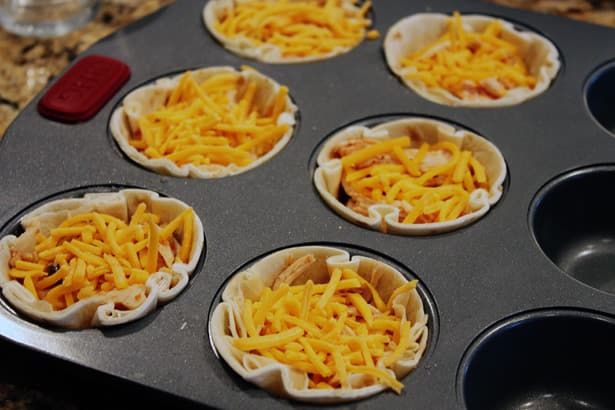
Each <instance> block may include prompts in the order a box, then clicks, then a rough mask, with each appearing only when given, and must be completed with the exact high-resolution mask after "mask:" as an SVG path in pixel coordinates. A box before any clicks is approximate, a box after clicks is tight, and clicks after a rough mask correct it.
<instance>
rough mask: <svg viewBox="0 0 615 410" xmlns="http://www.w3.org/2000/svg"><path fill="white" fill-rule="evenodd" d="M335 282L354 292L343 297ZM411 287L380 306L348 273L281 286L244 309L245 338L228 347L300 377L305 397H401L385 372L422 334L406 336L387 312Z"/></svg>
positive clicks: (406, 325)
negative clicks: (330, 392) (379, 387)
mask: <svg viewBox="0 0 615 410" xmlns="http://www.w3.org/2000/svg"><path fill="white" fill-rule="evenodd" d="M341 278H348V279H344V280H353V281H356V282H357V284H358V285H359V286H355V287H344V288H343V289H342V288H341V286H340V284H341V283H342V282H343V280H342V279H341ZM317 287H320V290H319V291H316V288H317ZM415 287H416V281H412V282H407V283H406V284H404V285H402V286H400V287H398V288H397V289H394V290H393V291H392V293H391V295H389V301H388V303H387V304H385V303H384V302H383V298H382V297H381V295H380V294H379V293H378V291H377V290H376V288H374V286H372V285H371V284H370V283H369V282H368V281H367V280H366V279H364V278H363V277H362V276H360V275H359V274H358V273H357V272H356V271H354V270H352V269H348V268H345V269H339V268H335V269H333V270H332V271H331V273H330V277H329V280H328V282H326V283H323V284H318V285H315V284H314V283H313V282H312V281H311V280H308V281H307V282H306V283H305V284H303V285H293V286H289V285H288V284H287V283H283V284H282V285H281V286H280V287H279V288H278V289H276V290H272V289H271V288H269V287H266V288H265V289H264V290H263V291H262V292H261V295H260V296H259V297H258V298H257V299H255V300H246V301H245V302H244V304H243V308H242V310H241V318H242V321H243V323H244V325H245V329H246V331H247V334H244V335H242V336H241V337H236V338H234V339H233V340H232V343H233V345H234V346H235V347H236V348H237V349H240V350H242V351H245V352H250V353H253V354H257V355H261V356H265V357H269V358H272V359H274V360H277V361H279V362H281V363H284V364H286V365H288V366H291V367H293V368H295V369H297V370H300V371H304V372H306V373H307V376H308V385H309V388H310V389H351V388H355V387H362V386H365V385H368V384H370V383H371V384H375V383H381V384H383V385H385V386H387V387H389V388H391V389H393V390H394V391H395V392H397V393H400V392H401V390H402V389H403V384H402V383H400V382H399V381H398V380H397V379H396V377H395V375H394V372H393V371H392V369H393V368H394V366H395V363H396V362H397V361H399V360H401V359H403V358H405V357H412V356H413V355H414V354H416V353H417V352H418V351H419V349H420V347H419V344H418V343H416V340H417V339H418V337H420V332H421V330H420V329H421V327H420V326H418V327H416V328H415V329H413V328H412V326H411V323H410V321H408V320H407V319H406V318H405V317H400V316H398V315H396V314H395V311H394V310H393V308H392V306H393V303H394V301H398V303H399V301H401V300H403V299H399V300H398V298H402V297H404V295H405V294H407V293H409V292H412V291H413V289H414V288H415ZM289 306H297V308H295V309H289ZM277 318H281V320H278V319H277ZM417 332H419V333H417ZM352 375H362V377H361V378H360V379H361V380H362V381H360V382H358V383H359V385H358V386H353V383H356V382H353V381H352V380H357V379H356V378H353V377H351V376H352ZM365 378H367V379H368V380H371V381H366V380H365ZM366 383H367V384H366Z"/></svg>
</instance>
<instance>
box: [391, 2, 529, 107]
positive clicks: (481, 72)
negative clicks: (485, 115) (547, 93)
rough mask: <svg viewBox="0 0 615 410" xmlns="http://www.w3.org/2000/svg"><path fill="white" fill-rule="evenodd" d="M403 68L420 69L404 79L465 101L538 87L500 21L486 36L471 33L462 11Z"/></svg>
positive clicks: (492, 26) (405, 63)
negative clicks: (436, 38)
mask: <svg viewBox="0 0 615 410" xmlns="http://www.w3.org/2000/svg"><path fill="white" fill-rule="evenodd" d="M402 67H413V68H415V70H416V71H414V72H409V73H404V77H406V78H408V79H414V80H420V81H422V82H424V83H425V84H426V85H427V86H428V87H430V88H443V89H446V90H448V91H450V92H451V93H452V94H454V95H455V96H457V97H458V98H461V99H466V98H472V97H483V98H490V99H498V98H501V97H503V96H504V95H505V94H506V93H507V91H508V90H510V89H512V88H516V87H528V88H530V89H532V88H534V86H535V85H536V78H535V77H533V76H532V75H530V74H528V69H527V66H526V64H525V62H524V60H523V56H522V55H521V54H520V51H519V49H518V48H517V47H516V46H515V45H514V44H513V43H511V42H509V41H507V40H504V39H503V38H502V24H501V22H500V21H498V20H494V21H493V22H491V23H490V24H489V25H488V26H487V27H486V28H485V30H484V31H483V32H482V33H475V32H468V31H466V30H465V29H464V28H463V25H462V22H461V15H460V14H459V12H455V13H454V14H453V18H451V20H450V23H449V26H448V31H447V32H446V33H445V34H444V35H443V36H442V37H440V38H439V39H438V40H437V41H436V42H435V43H433V44H430V45H428V46H426V47H423V48H422V49H420V50H418V51H416V52H414V53H412V54H411V55H409V56H407V57H406V58H405V59H403V60H402Z"/></svg>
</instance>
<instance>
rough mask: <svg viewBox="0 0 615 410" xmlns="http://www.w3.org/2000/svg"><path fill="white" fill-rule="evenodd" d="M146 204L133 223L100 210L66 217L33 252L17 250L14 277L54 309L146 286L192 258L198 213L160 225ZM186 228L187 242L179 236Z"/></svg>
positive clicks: (12, 266)
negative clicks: (153, 277)
mask: <svg viewBox="0 0 615 410" xmlns="http://www.w3.org/2000/svg"><path fill="white" fill-rule="evenodd" d="M146 208H147V207H146V205H145V204H144V203H140V204H139V206H138V207H137V209H136V211H135V212H134V214H133V215H132V217H131V218H130V221H129V223H125V222H124V221H122V220H120V219H118V218H115V217H113V216H111V215H106V214H102V213H98V212H90V213H84V214H79V215H76V216H73V217H70V218H68V219H66V220H65V221H64V222H62V224H60V225H59V226H58V227H57V228H53V229H51V231H50V232H49V235H43V234H42V233H40V232H39V233H38V234H37V235H36V247H35V250H34V252H32V253H17V252H15V251H14V252H13V255H12V258H11V261H10V270H9V276H10V277H11V278H12V279H16V280H18V281H19V282H20V283H22V284H23V285H24V287H25V288H26V289H28V290H29V291H30V293H32V295H34V297H36V298H37V299H41V300H46V301H47V302H49V303H50V304H51V305H52V306H53V308H54V310H61V309H64V308H66V307H68V306H70V305H72V304H73V303H75V302H77V301H79V300H82V299H85V298H88V297H90V296H94V295H97V294H100V293H104V292H108V291H111V290H114V289H118V290H121V289H126V288H128V287H129V286H131V285H137V284H141V285H142V284H144V283H145V282H146V281H147V279H148V277H149V275H150V274H152V273H154V272H158V271H160V270H163V271H167V272H171V271H170V268H171V265H172V264H173V263H174V262H176V261H178V262H187V261H188V260H189V258H190V252H191V245H192V232H193V218H194V216H193V212H192V209H187V210H186V211H184V212H183V213H181V214H180V215H179V216H177V217H176V218H175V219H174V220H172V221H171V222H169V223H168V224H166V225H164V226H159V225H158V222H159V217H158V216H157V215H154V214H152V213H149V212H147V211H146ZM180 227H181V228H182V229H181V231H182V233H181V236H180V235H179V233H177V236H178V237H179V238H181V242H179V241H178V239H176V238H175V236H174V234H175V233H176V231H178V229H179V228H180Z"/></svg>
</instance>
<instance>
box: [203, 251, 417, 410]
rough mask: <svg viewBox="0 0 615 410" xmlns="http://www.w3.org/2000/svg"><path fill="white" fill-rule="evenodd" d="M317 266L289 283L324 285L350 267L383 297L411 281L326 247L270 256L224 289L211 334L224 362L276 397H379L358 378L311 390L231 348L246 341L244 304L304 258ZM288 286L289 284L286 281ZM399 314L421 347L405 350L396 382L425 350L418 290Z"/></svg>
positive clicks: (304, 380)
mask: <svg viewBox="0 0 615 410" xmlns="http://www.w3.org/2000/svg"><path fill="white" fill-rule="evenodd" d="M310 254H311V255H313V257H314V261H313V262H312V263H311V264H310V265H309V266H307V268H304V269H303V270H302V272H301V273H300V275H298V276H296V275H295V277H294V278H293V280H292V281H290V283H289V285H290V284H293V285H298V284H304V283H306V282H307V281H308V280H309V279H311V280H312V281H313V282H314V283H326V282H327V281H328V280H329V276H330V273H331V272H332V271H333V269H334V268H350V269H353V270H354V271H355V272H357V273H358V274H359V275H361V276H362V277H363V278H364V279H365V280H367V281H369V282H370V283H371V284H372V285H373V286H374V287H375V288H376V289H377V290H378V292H379V293H380V295H381V296H382V297H383V298H384V300H386V299H388V298H389V296H390V295H391V294H392V293H393V291H394V290H395V289H396V288H398V287H399V286H401V285H403V284H404V283H407V282H408V280H407V279H406V278H405V277H404V276H403V275H402V274H401V273H400V272H399V271H398V270H396V269H395V268H393V267H392V266H390V265H387V264H386V263H384V262H381V261H378V260H376V259H372V258H369V257H365V256H357V255H355V256H351V255H350V254H349V253H348V252H346V251H344V250H341V249H337V248H333V247H326V246H301V247H294V248H288V249H284V250H281V251H278V252H275V253H273V254H271V255H268V256H266V257H264V258H262V259H260V260H259V261H257V262H255V263H254V264H253V265H252V266H250V267H248V268H247V269H246V270H245V271H242V272H240V273H237V274H236V275H234V276H233V277H232V278H231V280H230V281H229V282H228V284H227V285H226V287H225V289H224V291H223V293H222V302H221V303H220V304H218V305H217V306H216V308H215V309H214V312H213V314H212V316H211V321H210V327H209V330H210V335H211V337H212V340H213V343H214V345H215V347H216V349H217V351H218V353H219V355H220V356H221V357H222V359H223V360H224V361H225V362H226V363H227V364H228V365H229V366H230V367H231V368H232V369H233V370H234V371H235V372H236V373H237V374H239V375H240V376H241V377H242V378H243V379H245V380H246V381H248V382H250V383H253V384H256V385H257V386H259V387H261V388H263V389H265V390H267V391H268V392H270V393H273V394H275V395H278V396H282V397H287V398H291V399H295V400H300V401H306V402H312V403H342V402H348V401H352V400H358V399H361V398H365V397H369V396H372V395H374V394H377V393H379V392H381V391H383V390H385V389H387V387H386V386H385V385H383V384H379V383H377V382H376V381H374V380H373V379H371V378H369V377H365V376H361V375H358V374H353V375H350V376H349V379H350V383H351V388H345V389H342V388H339V389H332V390H322V389H310V388H308V376H307V374H306V373H305V372H303V371H300V370H298V369H294V368H292V367H290V366H289V365H286V364H283V363H280V362H278V361H276V360H274V359H270V358H268V357H265V356H260V355H256V354H252V353H249V352H244V351H241V350H239V349H237V348H236V347H234V346H233V343H232V342H233V339H235V338H238V337H245V336H247V330H246V327H245V324H244V322H243V319H242V315H241V306H243V302H244V300H246V299H249V300H255V299H257V298H258V297H259V296H260V294H261V292H263V289H264V288H265V287H272V286H273V285H274V283H275V282H276V279H278V278H280V276H281V275H280V273H281V272H282V271H283V270H284V269H285V268H286V267H288V266H289V265H290V264H292V262H293V261H296V260H298V259H299V258H302V257H305V256H306V255H310ZM286 283H288V282H286ZM393 310H394V312H395V315H396V316H398V317H400V318H402V317H405V318H406V319H407V320H409V321H410V322H411V326H412V327H411V340H412V341H415V342H416V343H418V344H419V349H418V350H417V351H416V352H413V353H410V351H406V352H405V354H404V355H403V356H402V357H401V359H400V360H398V361H397V362H395V363H394V364H393V369H392V370H390V369H389V370H387V372H389V373H391V374H393V373H394V374H395V376H396V377H397V379H401V378H403V377H404V376H406V375H407V374H408V373H410V371H411V370H412V369H414V368H415V367H416V366H417V365H418V362H419V360H420V359H421V357H422V355H423V353H424V351H425V347H426V345H427V337H428V331H427V320H428V317H427V315H426V314H425V312H424V310H423V302H422V300H421V298H420V296H419V294H418V292H417V291H416V289H412V290H411V291H409V292H405V293H401V294H399V295H398V296H397V297H396V298H395V299H394V302H393Z"/></svg>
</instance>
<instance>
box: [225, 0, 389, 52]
mask: <svg viewBox="0 0 615 410" xmlns="http://www.w3.org/2000/svg"><path fill="white" fill-rule="evenodd" d="M358 3H359V2H358V0H324V1H323V0H295V1H289V0H278V1H267V0H251V1H241V2H239V1H236V2H235V4H234V7H233V8H230V9H228V10H229V11H226V12H225V13H224V15H223V16H222V17H221V18H220V19H219V21H218V22H217V23H216V25H215V30H217V31H218V32H219V33H220V34H221V35H222V36H223V37H225V38H228V39H235V38H242V39H245V40H247V41H249V42H250V43H251V44H252V46H254V47H260V46H263V45H270V46H274V47H276V48H277V49H279V50H280V54H281V56H282V57H312V56H323V55H329V54H331V53H335V52H337V51H342V50H348V49H350V48H352V47H354V46H356V45H357V44H359V43H360V42H361V41H362V40H363V38H368V39H371V40H375V39H377V38H378V37H379V33H378V32H377V31H376V30H371V31H367V28H368V27H369V26H370V25H371V20H370V19H368V18H367V17H366V15H367V13H368V12H369V10H370V8H371V5H372V3H371V1H369V0H368V1H364V2H362V4H361V5H359V4H358Z"/></svg>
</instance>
